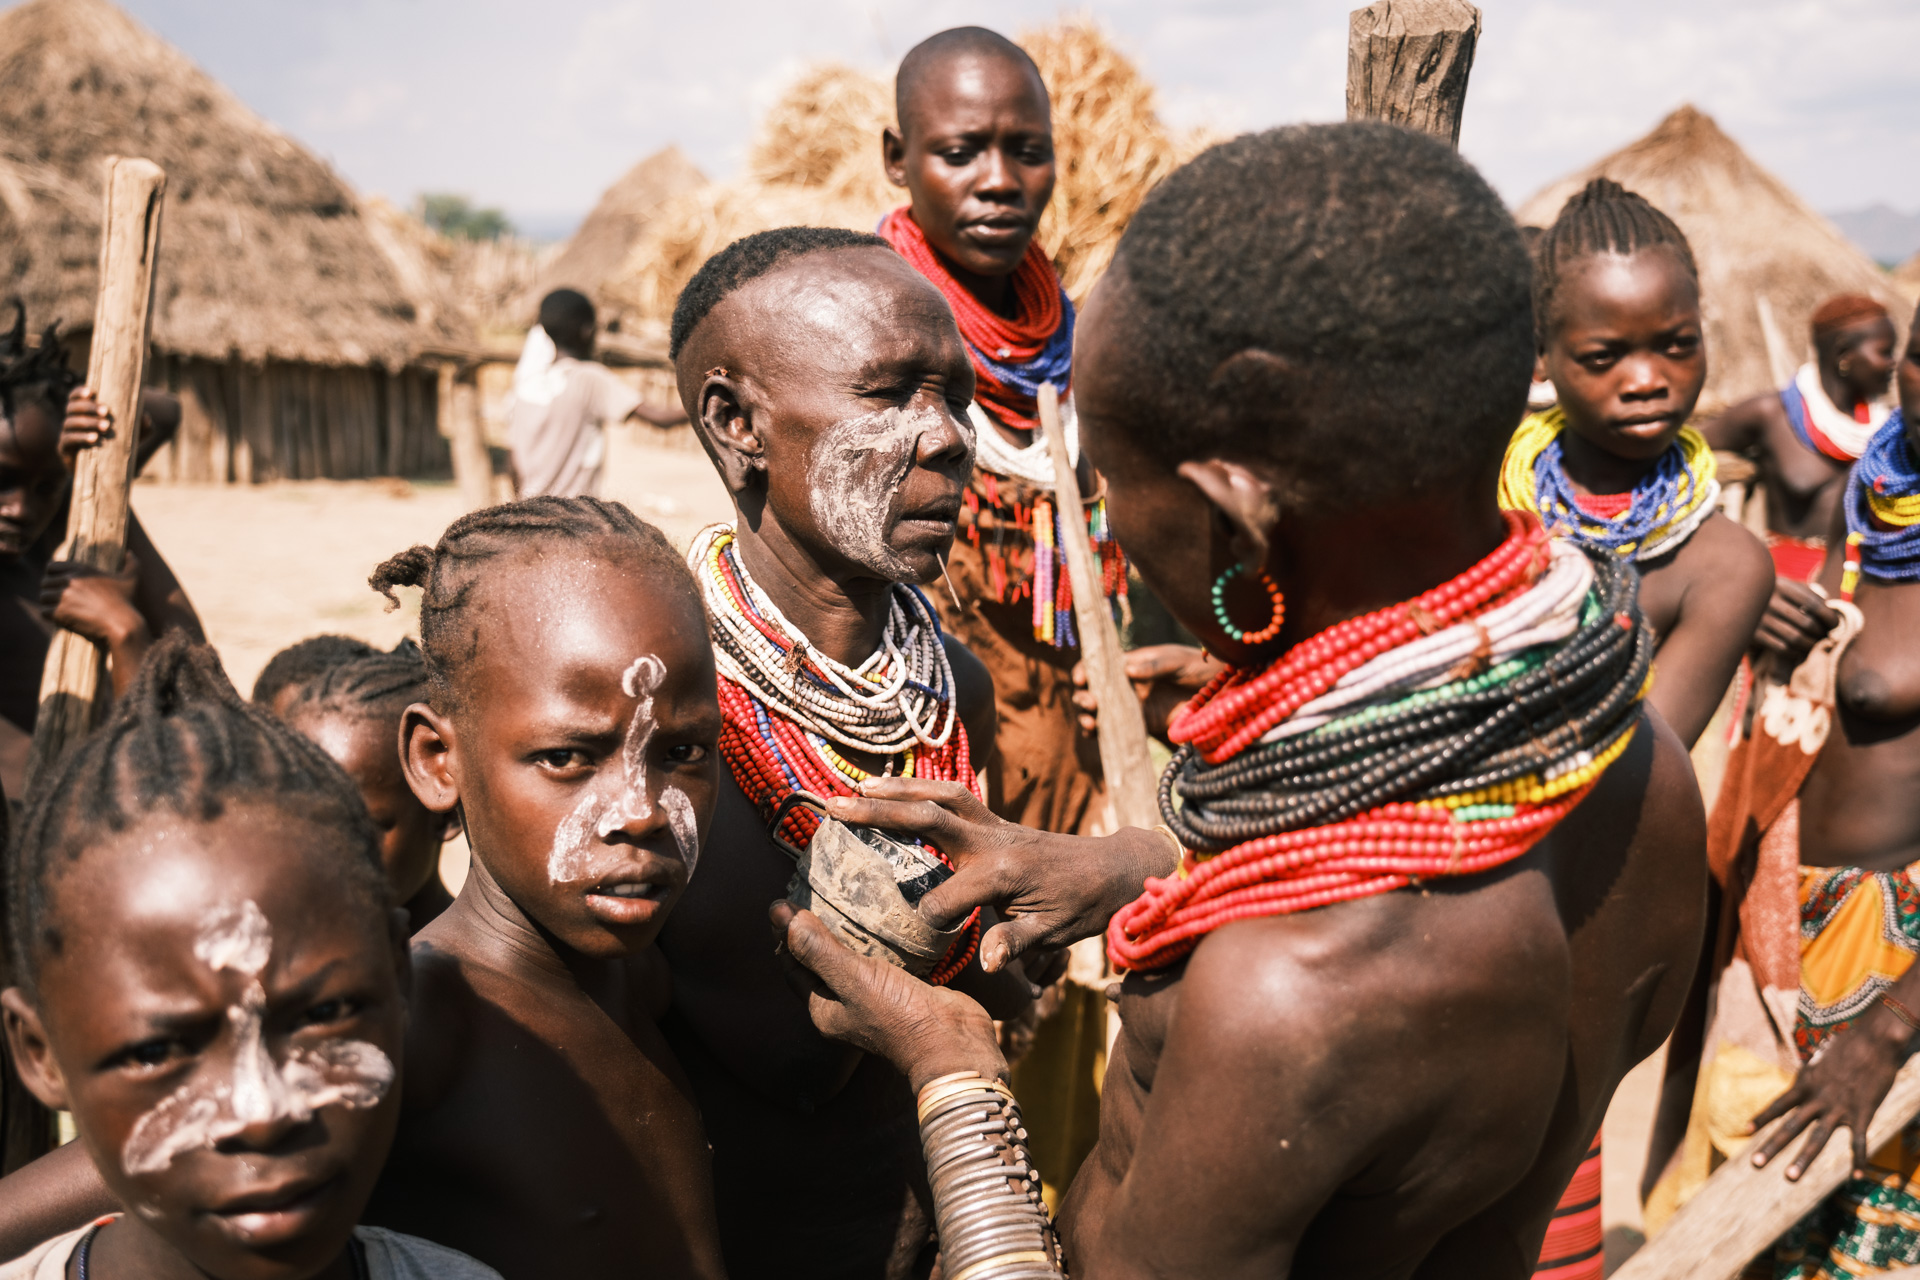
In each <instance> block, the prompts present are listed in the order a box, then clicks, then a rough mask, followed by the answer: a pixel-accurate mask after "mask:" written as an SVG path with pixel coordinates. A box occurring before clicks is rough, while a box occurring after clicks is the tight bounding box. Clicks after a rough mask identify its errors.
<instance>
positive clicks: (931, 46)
mask: <svg viewBox="0 0 1920 1280" xmlns="http://www.w3.org/2000/svg"><path fill="white" fill-rule="evenodd" d="M965 57H989V58H1004V59H1006V60H1007V61H1008V62H1013V63H1017V64H1021V65H1024V66H1025V67H1026V68H1027V69H1028V70H1029V71H1031V72H1032V73H1033V79H1034V83H1035V84H1038V85H1039V86H1040V96H1041V97H1043V98H1045V97H1047V82H1046V80H1045V78H1044V77H1042V76H1041V74H1040V64H1038V63H1037V62H1035V61H1034V60H1033V55H1032V54H1030V53H1028V52H1027V51H1026V50H1025V49H1022V48H1021V47H1020V46H1019V45H1017V44H1015V43H1014V42H1013V41H1011V40H1009V39H1007V38H1006V37H1005V36H1003V35H1001V34H1000V33H999V32H998V31H993V30H990V29H989V28H986V27H949V28H948V29H947V30H945V31H936V32H934V33H933V34H932V35H930V36H928V37H927V38H926V39H925V40H922V41H921V42H920V43H919V44H917V45H915V46H913V48H911V49H909V50H907V56H906V57H904V58H902V59H900V70H899V71H898V72H896V73H895V75H894V78H893V118H894V119H895V120H897V121H898V122H899V126H900V130H901V132H902V133H905V132H906V128H907V116H908V114H909V112H908V110H907V108H908V106H909V104H910V103H911V102H912V100H913V95H914V94H915V93H916V92H917V91H918V90H919V88H920V85H921V82H922V81H924V80H925V79H926V78H927V73H928V72H930V71H932V70H933V69H934V68H935V67H937V66H939V65H941V64H942V63H943V62H946V61H947V60H948V59H950V58H965Z"/></svg>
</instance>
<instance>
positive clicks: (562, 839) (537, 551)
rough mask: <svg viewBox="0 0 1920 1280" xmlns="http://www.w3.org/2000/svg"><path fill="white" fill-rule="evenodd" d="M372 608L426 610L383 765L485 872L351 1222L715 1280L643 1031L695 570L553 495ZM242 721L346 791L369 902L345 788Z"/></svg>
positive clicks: (39, 1193)
mask: <svg viewBox="0 0 1920 1280" xmlns="http://www.w3.org/2000/svg"><path fill="white" fill-rule="evenodd" d="M371 584H372V585H373V587H374V588H375V589H376V590H378V591H381V592H382V593H384V594H386V595H388V596H389V598H392V597H393V596H394V594H395V593H396V591H397V590H398V589H399V588H403V587H417V588H419V589H420V591H421V602H420V646H421V656H422V659H423V661H424V666H425V676H426V679H425V689H424V692H423V693H420V694H419V695H418V696H416V697H415V700H414V701H412V702H411V703H409V704H408V706H407V707H406V709H405V711H404V712H403V713H402V721H401V727H400V732H399V734H398V735H397V747H398V750H399V752H400V754H401V758H402V760H403V764H404V769H405V773H406V778H407V782H408V785H409V787H410V788H411V789H412V791H413V793H414V794H415V795H416V796H417V797H418V798H419V801H420V803H421V804H422V805H423V806H425V807H426V808H427V809H428V810H429V811H431V812H432V813H434V814H437V815H442V816H446V815H452V814H455V813H457V814H458V815H459V817H460V819H461V821H462V822H463V824H464V826H465V829H466V832H467V836H468V840H469V842H470V844H471V846H472V849H473V864H472V869H471V871H470V872H469V874H468V877H467V881H466V884H465V885H464V886H463V887H462V890H461V893H460V896H459V897H458V898H457V899H456V900H455V902H454V903H453V905H452V906H450V907H449V908H447V910H446V911H445V912H444V913H443V914H441V915H440V916H439V917H438V918H437V919H435V920H434V921H433V922H432V923H431V924H429V925H428V926H427V927H426V928H425V929H424V930H422V931H421V932H420V933H419V934H417V935H416V936H415V937H414V939H413V943H412V949H411V955H412V990H411V994H410V998H409V1000H408V1004H407V1027H406V1034H407V1050H408V1052H407V1055H406V1068H407V1069H406V1074H405V1078H404V1081H402V1082H401V1083H400V1085H399V1086H398V1087H397V1088H396V1090H395V1092H396V1093H400V1094H403V1096H402V1099H401V1106H400V1108H399V1116H398V1129H397V1133H396V1134H395V1136H394V1138H393V1143H392V1148H391V1151H390V1153H389V1154H388V1156H387V1162H386V1167H385V1170H384V1172H383V1173H382V1174H381V1177H380V1181H379V1183H378V1184H377V1185H376V1186H375V1187H374V1189H373V1194H372V1198H371V1200H370V1201H369V1202H368V1208H367V1212H366V1218H367V1220H368V1221H369V1222H374V1223H378V1224H380V1225H381V1226H384V1227H388V1228H391V1229H394V1230H397V1231H404V1232H407V1233H409V1234H413V1235H420V1236H424V1237H426V1238H429V1239H432V1240H435V1241H439V1242H441V1243H444V1244H447V1245H450V1246H452V1247H455V1248H458V1249H461V1250H462V1251H464V1252H465V1253H467V1254H470V1255H472V1256H474V1257H476V1258H479V1259H480V1260H481V1261H483V1262H484V1263H486V1264H487V1265H488V1266H490V1267H493V1268H495V1269H496V1270H497V1271H498V1272H500V1273H501V1274H502V1275H504V1276H507V1277H510V1280H546V1278H547V1277H550V1276H556V1275H562V1276H569V1277H583V1278H585V1280H615V1278H616V1277H617V1278H620V1280H626V1278H628V1277H633V1276H636V1275H637V1276H643V1277H650V1276H657V1277H673V1278H674V1280H683V1278H704V1280H718V1278H719V1277H720V1276H722V1275H723V1274H724V1269H723V1267H722V1264H721V1261H720V1251H719V1242H718V1237H717V1233H716V1230H715V1226H714V1208H713V1189H712V1174H711V1171H710V1163H709V1155H708V1150H707V1143H706V1138H705V1135H704V1133H703V1132H702V1129H701V1124H700V1116H699V1113H698V1111H697V1109H696V1107H695V1105H694V1102H693V1099H692V1097H691V1094H690V1090H689V1087H688V1084H687V1080H686V1076H685V1073H684V1072H683V1071H682V1070H681V1068H680V1065H679V1063H678V1062H677V1061H676V1060H675V1058H674V1055H673V1053H672V1051H671V1050H670V1049H669V1048H668V1046H667V1044H666V1042H665V1040H664V1039H663V1038H662V1036H661V1032H660V1028H659V1026H658V1023H659V1020H660V1019H661V1018H662V1017H663V1016H664V1015H665V1013H666V1011H667V1005H668V1001H669V999H670V995H671V990H672V987H673V983H672V982H671V981H670V980H669V977H668V974H667V969H666V965H665V963H664V961H663V960H662V958H661V955H660V952H659V950H658V948H656V947H655V946H654V940H655V938H656V937H657V935H658V934H659V932H660V928H661V925H662V923H663V922H664V920H665V918H666V917H667V914H668V913H669V912H670V911H672V910H673V908H674V905H675V903H676V902H677V901H678V900H679V898H680V896H681V895H682V893H683V892H684V891H685V889H686V886H687V883H688V880H689V878H690V877H691V876H692V874H693V872H694V869H695V864H696V862H697V861H698V860H699V857H700V851H701V847H702V845H703V843H705V841H706V837H707V835H708V832H709V830H710V828H711V825H712V819H713V805H714V791H715V783H716V773H717V770H718V739H719V733H720V711H719V707H718V705H717V704H716V701H715V696H714V674H713V671H714V668H713V653H712V649H711V648H710V647H709V645H708V643H707V634H706V619H705V615H704V613H703V611H702V609H701V606H700V597H699V594H698V592H697V591H696V590H695V589H694V586H693V583H692V581H691V579H690V578H689V576H688V573H687V569H686V566H685V564H684V563H683V562H682V561H681V559H680V557H679V555H678V554H677V553H676V552H675V551H674V549H673V548H672V547H671V546H670V545H669V544H668V543H667V541H666V539H665V538H664V537H662V536H661V534H660V532H659V531H658V530H657V529H655V528H653V527H652V526H651V525H648V524H645V523H643V522H642V521H640V520H639V519H638V518H636V517H635V516H634V515H633V513H632V512H630V511H628V510H627V509H626V508H625V507H623V506H621V505H619V504H618V503H613V502H603V501H600V500H598V499H593V498H554V497H545V498H535V499H529V500H526V501H523V502H515V503H509V504H506V505H504V506H498V507H490V508H487V509H485V510H481V511H476V512H473V513H471V514H469V515H467V516H463V517H462V518H461V519H459V520H456V521H455V522H454V523H453V524H452V525H450V526H448V528H447V530H446V532H445V533H444V534H443V535H442V536H441V538H440V540H439V542H438V543H437V544H436V545H434V546H431V547H428V546H416V547H412V548H409V549H407V550H405V551H402V552H400V553H399V554H398V555H395V556H393V557H392V558H391V559H389V560H387V561H386V562H385V563H383V564H382V565H380V566H379V567H378V568H377V569H376V570H375V571H374V573H373V575H372V578H371ZM282 692H283V693H284V692H285V689H284V688H283V690H282ZM246 715H247V716H248V717H249V723H254V722H258V721H264V722H266V723H268V724H271V725H272V726H273V731H274V733H275V734H276V735H277V737H276V741H281V742H286V743H292V744H295V745H294V746H293V747H289V748H286V749H287V750H289V751H295V752H296V753H297V755H298V756H299V758H300V759H303V760H312V761H317V762H318V764H317V765H316V766H315V767H316V768H320V767H323V771H324V773H325V775H326V776H327V777H328V778H331V779H333V780H334V784H335V786H336V788H337V790H338V791H339V792H340V793H342V795H343V796H345V797H346V798H345V799H343V800H342V801H341V803H342V804H344V805H349V806H350V807H351V810H352V813H353V815H354V816H353V830H354V831H355V832H356V833H357V834H356V839H358V840H360V841H361V842H362V845H363V847H364V848H365V850H366V856H365V876H366V878H367V880H368V881H370V882H371V884H372V885H373V886H374V887H375V889H376V890H377V892H378V893H379V894H380V895H381V896H382V897H383V898H385V897H386V896H387V895H388V892H389V891H388V889H387V886H386V881H385V878H384V877H383V876H382V875H381V874H380V868H379V865H378V864H377V862H376V861H375V860H374V858H373V856H372V851H373V849H374V846H375V837H374V833H373V831H372V828H371V824H370V822H369V820H368V817H367V814H366V810H365V807H364V805H363V804H362V803H361V801H360V798H359V795H358V793H357V791H356V789H355V788H354V786H353V784H352V783H351V782H350V781H349V780H348V778H347V777H346V775H345V774H344V773H343V772H342V771H341V770H340V768H339V767H338V766H337V765H336V764H334V763H333V762H332V760H330V759H328V758H327V755H326V753H325V752H324V751H323V750H322V749H321V748H320V747H319V746H318V745H316V744H314V743H312V742H310V741H308V740H307V739H306V738H305V737H303V736H301V735H299V734H296V733H294V732H293V731H292V730H291V729H289V728H287V727H286V726H285V725H283V724H282V723H281V722H280V721H279V720H278V719H277V718H275V717H273V716H271V715H270V714H269V713H268V712H267V711H265V710H264V709H262V708H248V709H246ZM273 847H274V846H273V845H272V844H271V843H269V844H267V845H266V846H265V849H266V850H267V851H268V852H270V851H271V850H272V848H273ZM255 856H256V857H257V858H259V859H260V860H261V861H262V862H263V863H269V864H270V861H271V859H270V857H268V856H267V854H266V853H262V852H260V850H259V847H256V852H255ZM702 874H706V873H704V872H703V873H702ZM400 927H402V928H403V927H404V926H400ZM396 936H398V935H396ZM763 949H764V948H763ZM73 1161H74V1157H73V1156H72V1155H71V1154H69V1153H68V1151H67V1149H64V1148H63V1149H62V1150H61V1151H57V1152H55V1153H54V1154H53V1155H51V1156H48V1157H46V1158H45V1159H44V1160H42V1161H40V1162H39V1163H38V1165H36V1166H33V1167H30V1168H29V1169H28V1170H26V1171H24V1172H23V1173H21V1174H17V1175H15V1177H16V1178H21V1179H29V1181H28V1182H25V1183H22V1184H16V1185H18V1186H19V1191H18V1192H17V1193H14V1194H10V1193H13V1192H14V1186H13V1185H10V1186H8V1187H6V1188H0V1255H4V1254H5V1253H6V1251H7V1248H8V1246H10V1245H15V1244H17V1245H19V1246H20V1247H21V1248H24V1247H25V1246H26V1245H27V1244H31V1243H32V1242H33V1241H32V1240H31V1239H28V1240H24V1241H23V1240H22V1239H21V1233H22V1231H23V1227H22V1224H21V1223H20V1221H19V1219H20V1217H21V1216H22V1215H23V1214H25V1213H26V1212H27V1207H28V1206H30V1205H32V1204H34V1203H41V1204H45V1203H47V1202H49V1201H51V1202H54V1203H55V1204H57V1205H58V1206H59V1207H60V1212H62V1213H64V1214H65V1215H66V1216H65V1219H64V1221H62V1222H61V1223H60V1225H62V1226H63V1227H64V1228H71V1227H74V1226H79V1225H81V1224H83V1223H84V1222H85V1221H86V1220H87V1216H88V1215H89V1214H90V1213H97V1212H100V1211H101V1209H100V1206H101V1205H102V1204H103V1203H106V1204H110V1203H111V1201H110V1199H105V1198H104V1197H103V1193H102V1191H101V1190H100V1188H99V1182H98V1178H97V1177H96V1178H94V1179H93V1180H92V1182H91V1184H87V1183H85V1182H84V1180H82V1186H83V1187H85V1186H89V1185H90V1186H91V1193H90V1194H91V1195H92V1196H93V1197H94V1198H93V1199H88V1198H87V1195H88V1193H87V1192H85V1191H82V1192H81V1193H76V1192H75V1191H74V1190H73V1187H74V1184H75V1181H76V1174H75V1171H74V1170H73V1168H72V1164H73ZM42 1166H50V1167H49V1168H42ZM46 1221H47V1219H46V1217H45V1216H44V1214H43V1215H42V1217H41V1219H40V1225H41V1226H43V1227H44V1225H45V1224H46ZM44 1234H45V1232H44V1231H43V1232H42V1234H41V1236H38V1237H34V1238H36V1239H37V1238H44ZM107 1234H108V1235H109V1236H110V1235H111V1231H109V1232H108V1233H107ZM216 1274H219V1273H216ZM329 1280H333V1278H332V1277H331V1276H329ZM342 1280H344V1273H343V1276H342Z"/></svg>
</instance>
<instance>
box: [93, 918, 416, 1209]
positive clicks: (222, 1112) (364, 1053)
mask: <svg viewBox="0 0 1920 1280" xmlns="http://www.w3.org/2000/svg"><path fill="white" fill-rule="evenodd" d="M193 954H194V956H195V958H197V959H198V960H200V962H201V963H203V964H205V965H206V966H207V967H208V968H210V969H213V970H214V971H216V972H219V971H222V970H226V971H230V972H233V973H238V974H243V975H245V976H246V977H247V978H248V979H249V981H248V983H247V986H246V989H245V990H244V991H243V992H242V993H241V997H240V1003H239V1004H236V1005H231V1006H229V1007H228V1009H227V1023H228V1026H229V1027H230V1028H231V1029H232V1034H233V1041H234V1046H233V1057H232V1061H231V1067H230V1070H229V1071H228V1072H227V1073H226V1074H224V1075H223V1074H222V1073H221V1072H220V1071H219V1069H218V1068H217V1067H216V1066H215V1065H214V1064H213V1063H212V1062H207V1063H203V1064H201V1065H200V1066H199V1067H197V1068H196V1069H195V1071H194V1074H193V1078H192V1079H191V1080H189V1081H187V1083H186V1084H184V1085H181V1086H180V1088H178V1089H176V1090H174V1092H172V1093H171V1094H168V1095H167V1096H166V1097H165V1098H163V1099H161V1100H160V1102H158V1103H157V1104H155V1106H154V1108H153V1109H152V1110H151V1111H149V1112H147V1113H146V1114H145V1115H143V1116H141V1117H140V1119H139V1120H138V1121H137V1122H136V1123H135V1124H134V1126H133V1132H132V1133H130V1134H128V1135H127V1141H126V1145H125V1146H124V1147H122V1148H121V1150H120V1159H121V1163H123V1164H124V1165H125V1166H126V1170H127V1172H128V1173H129V1174H130V1175H134V1176H138V1175H141V1174H148V1173H158V1172H159V1171H160V1170H162V1169H164V1168H166V1167H167V1166H168V1165H170V1164H172V1163H173V1161H174V1159H175V1157H177V1156H180V1155H183V1154H185V1153H186V1152H189V1151H198V1150H202V1149H206V1148H211V1147H213V1146H215V1145H217V1144H218V1143H220V1142H223V1141H225V1140H226V1139H228V1138H231V1137H233V1136H234V1135H236V1134H239V1133H242V1132H244V1131H245V1130H246V1129H247V1128H248V1127H249V1126H251V1125H256V1124H268V1123H272V1122H274V1121H279V1120H291V1121H294V1122H296V1123H301V1122H304V1121H306V1120H309V1119H311V1118H312V1117H313V1113H314V1112H316V1111H319V1110H320V1109H321V1108H323V1107H333V1106H341V1107H370V1106H373V1105H374V1104H375V1103H377V1102H379V1101H380V1099H382V1098H384V1097H385V1096H386V1093H387V1090H388V1089H389V1088H390V1087H391V1086H392V1084H393V1063H392V1061H391V1060H389V1059H388V1057H387V1055H386V1054H385V1053H382V1052H381V1051H380V1048H379V1047H378V1046H377V1045H371V1044H368V1043H366V1042H365V1041H362V1040H343V1039H334V1040H324V1041H321V1042H320V1043H318V1044H312V1045H296V1046H289V1048H288V1050H287V1055H286V1058H285V1060H284V1061H276V1060H275V1059H274V1056H273V1054H272V1052H271V1051H269V1050H268V1048H267V1042H266V1035H265V1022H266V1013H267V989H266V985H265V984H264V983H263V982H262V981H261V979H260V975H261V974H262V973H263V972H265V970H266V967H267V960H268V958H269V957H270V956H271V955H272V954H273V930H272V929H271V927H269V925H268V923H267V917H266V915H265V913H264V912H262V911H261V910H260V908H259V906H258V905H257V904H256V903H254V902H253V901H252V900H251V899H249V900H247V901H245V902H242V903H241V904H240V905H239V906H238V907H234V908H230V909H228V910H226V911H223V912H221V913H220V914H219V915H218V916H216V917H214V918H213V919H212V920H210V921H208V922H207V924H206V926H205V927H204V928H203V929H202V930H201V933H200V937H199V938H198V939H197V940H196V941H195V943H194V947H193Z"/></svg>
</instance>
